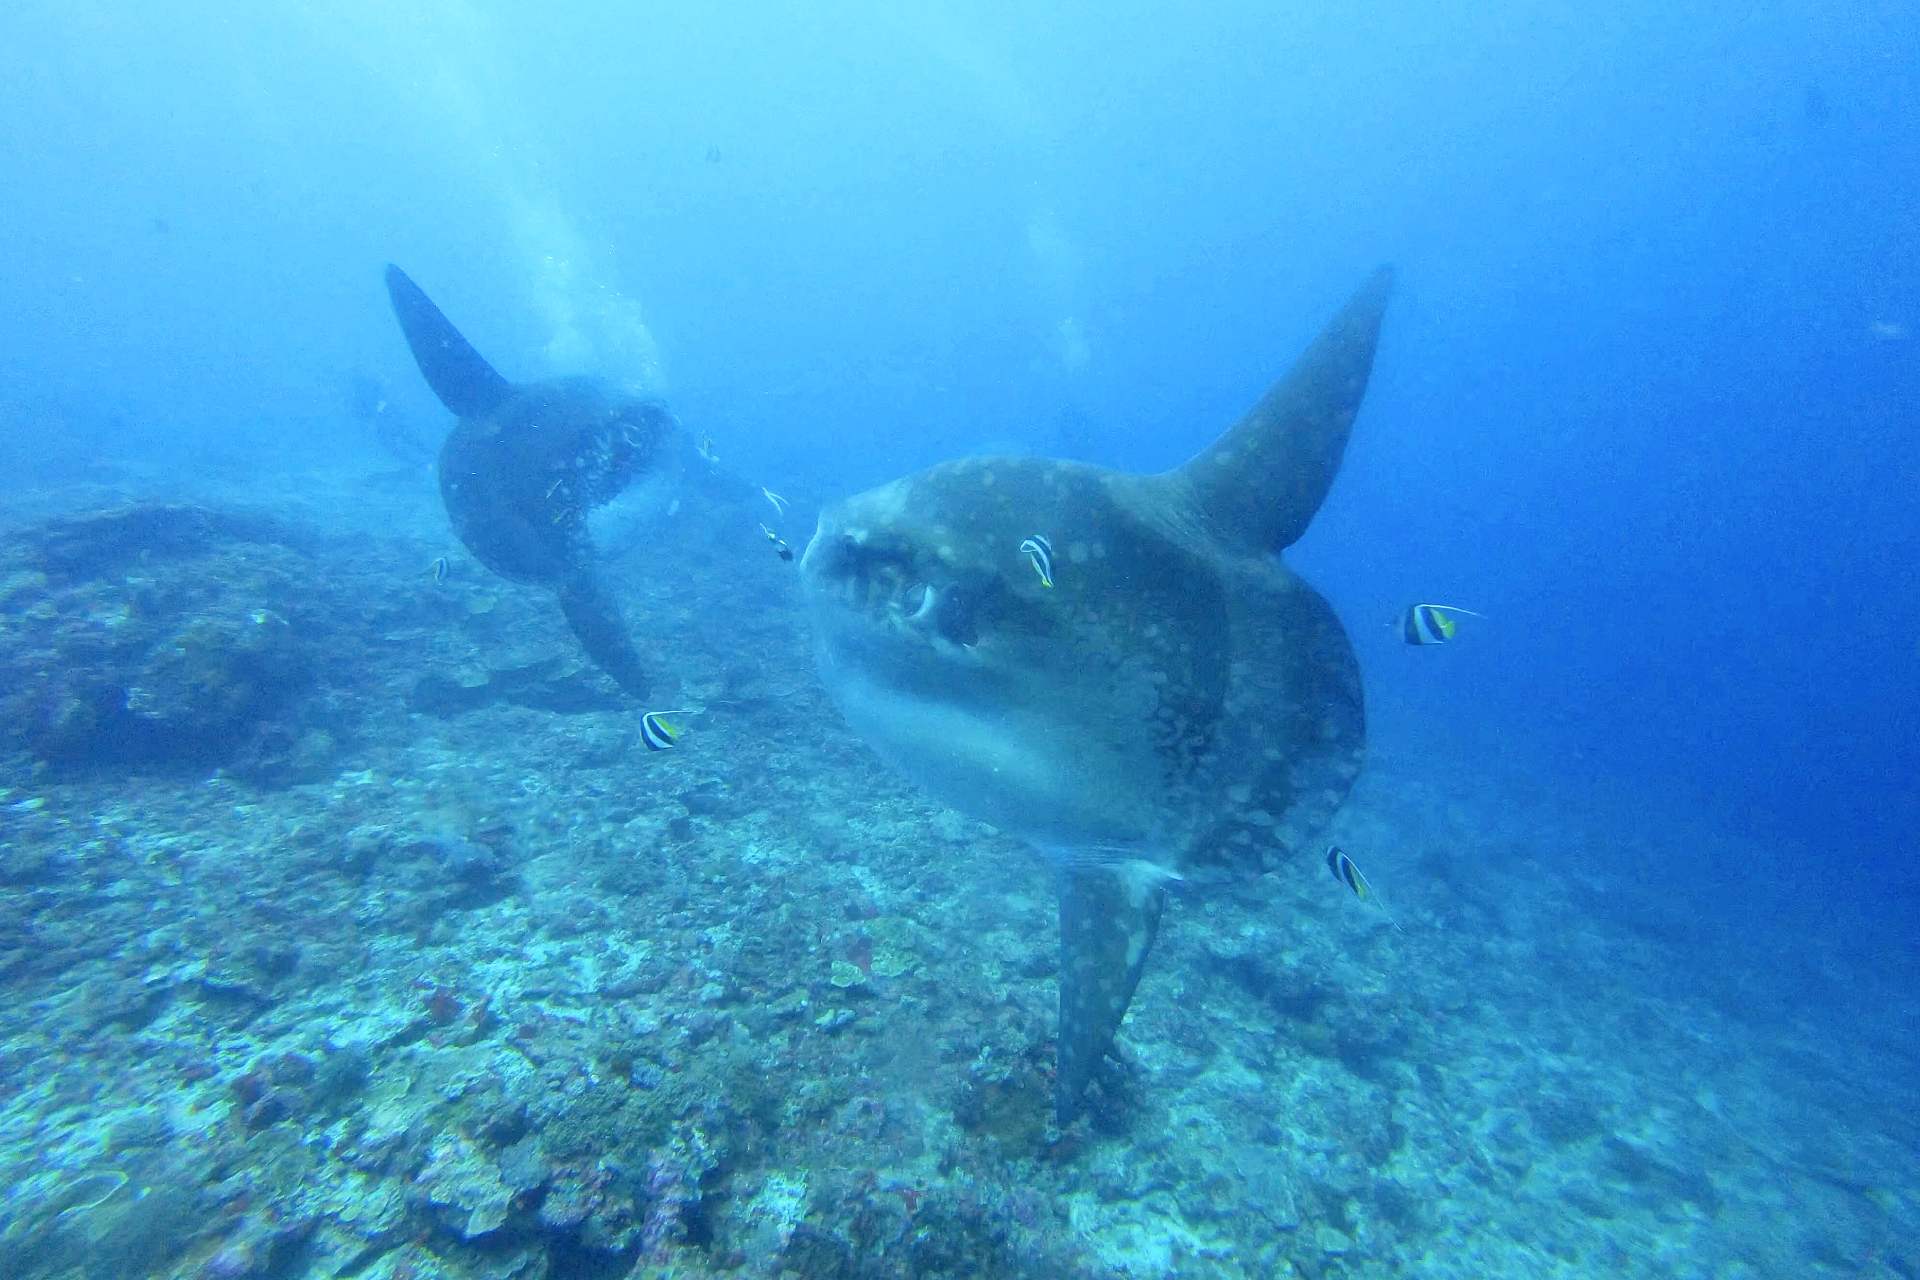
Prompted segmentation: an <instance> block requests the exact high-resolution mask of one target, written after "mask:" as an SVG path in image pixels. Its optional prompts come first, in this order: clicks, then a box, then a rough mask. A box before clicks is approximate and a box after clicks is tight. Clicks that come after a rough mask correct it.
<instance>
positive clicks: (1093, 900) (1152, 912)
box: [1053, 862, 1167, 1124]
mask: <svg viewBox="0 0 1920 1280" xmlns="http://www.w3.org/2000/svg"><path fill="white" fill-rule="evenodd" d="M1058 878H1059V894H1060V1047H1059V1061H1058V1067H1057V1070H1056V1072H1055V1076H1054V1085H1053V1110H1054V1115H1055V1117H1056V1118H1057V1119H1058V1120H1059V1121H1060V1123H1061V1124H1066V1123H1068V1122H1069V1121H1071V1120H1072V1119H1073V1117H1074V1116H1075V1115H1076V1114H1077V1113H1078V1112H1079V1109H1080V1095H1081V1094H1083V1093H1085V1092H1086V1088H1087V1084H1088V1082H1089V1081H1091V1080H1092V1079H1093V1072H1094V1069H1095V1068H1096V1067H1098V1066H1099V1065H1100V1059H1101V1058H1103V1057H1104V1056H1106V1053H1107V1051H1108V1050H1109V1049H1111V1048H1112V1047H1113V1037H1114V1035H1115V1034H1116V1033H1117V1032H1118V1031H1119V1030H1120V1022H1121V1019H1123V1018H1125V1017H1126V1015H1127V1006H1128V1005H1129V1004H1131V1003H1132V1002H1133V992H1134V988H1136V987H1138V986H1139V985H1140V972H1141V970H1143V969H1144V968H1145V967H1146V963H1147V953H1148V952H1150V951H1152V950H1153V940H1154V938H1155V936H1157V935H1158V934H1159V932H1160V913H1161V911H1162V910H1163V909H1164V908H1165V906H1166V902H1167V892H1166V881H1167V876H1166V874H1165V873H1164V872H1163V871H1161V870H1160V869H1159V868H1157V867H1154V866H1153V865H1152V864H1150V863H1144V862H1140V863H1121V864H1117V865H1115V864H1104V865H1103V864H1098V863H1092V862H1067V863H1063V864H1061V865H1060V868H1059V873H1058Z"/></svg>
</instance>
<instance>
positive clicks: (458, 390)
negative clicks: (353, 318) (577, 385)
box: [387, 263, 513, 418]
mask: <svg viewBox="0 0 1920 1280" xmlns="http://www.w3.org/2000/svg"><path fill="white" fill-rule="evenodd" d="M387 297H388V298H390V299H392V301H393V314H394V316H395V317H396V318H397V319H398V320H399V321H400V331H401V332H402V333H404V334H406V335H407V345H408V346H409V347H411V348H413V361H414V363H415V364H417V365H419V366H420V376H421V377H423V378H425V379H426V380H427V385H428V386H430V387H432V388H433V394H435V395H436V396H439V397H440V403H441V404H444V405H445V406H447V408H449V409H451V410H453V412H455V413H457V414H459V415H460V416H461V417H463V418H478V417H481V416H483V415H485V414H488V413H491V412H492V411H493V410H495V409H497V408H499V407H500V405H501V404H503V403H505V401H506V399H507V397H509V396H511V395H512V394H513V384H512V383H511V382H508V381H507V380H506V379H505V378H503V377H501V376H500V375H499V374H498V373H496V372H494V369H493V366H492V365H490V364H488V363H487V362H486V360H485V359H484V358H483V357H482V356H481V355H480V353H479V352H478V351H475V350H474V349H473V346H472V345H471V344H470V343H469V342H468V341H467V340H466V339H465V338H463V337H461V336H460V331H459V330H458V329H456V328H454V327H453V324H452V323H451V322H450V321H449V320H448V319H447V318H446V317H445V316H444V315H441V314H440V308H438V307H436V306H434V305H433V299H431V298H429V297H427V295H426V294H425V293H424V292H423V291H422V290H421V288H420V286H419V285H417V284H415V283H414V282H413V281H412V280H411V279H410V278H408V276H407V273H406V272H404V271H402V270H401V269H400V268H398V267H396V266H394V265H393V264H392V263H388V264H387Z"/></svg>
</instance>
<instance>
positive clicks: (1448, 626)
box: [1400, 604, 1481, 644]
mask: <svg viewBox="0 0 1920 1280" xmlns="http://www.w3.org/2000/svg"><path fill="white" fill-rule="evenodd" d="M1456 613H1459V614H1464V615H1466V616H1467V617H1469V618H1478V617H1480V616H1481V615H1480V614H1477V613H1475V612H1474V611H1473V610H1471V609H1462V608H1460V607H1459V606H1458V605H1451V604H1415V605H1408V606H1407V611H1406V612H1405V613H1403V614H1401V615H1400V638H1401V639H1402V640H1405V641H1406V642H1407V643H1408V644H1445V643H1446V642H1447V641H1449V640H1451V639H1453V636H1454V632H1456V631H1458V630H1459V628H1460V624H1459V623H1457V622H1455V621H1454V620H1453V615H1454V614H1456Z"/></svg>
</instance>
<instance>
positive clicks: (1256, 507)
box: [1173, 267, 1393, 553]
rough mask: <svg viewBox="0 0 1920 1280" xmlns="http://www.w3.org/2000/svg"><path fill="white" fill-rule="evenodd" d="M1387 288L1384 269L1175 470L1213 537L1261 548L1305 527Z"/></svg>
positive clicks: (1322, 489) (1361, 383)
mask: <svg viewBox="0 0 1920 1280" xmlns="http://www.w3.org/2000/svg"><path fill="white" fill-rule="evenodd" d="M1392 291H1393V270H1392V268H1390V267H1382V268H1381V269H1380V270H1379V271H1377V272H1375V273H1374V275H1373V278H1372V279H1371V280H1369V281H1367V283H1366V284H1365V285H1363V286H1362V287H1361V289H1360V291H1359V292H1358V293H1356V294H1354V295H1353V297H1352V298H1351V299H1350V300H1349V301H1348V302H1347V305H1346V306H1344V307H1342V308H1341V309H1340V313H1339V314H1338V315H1336V316H1334V318H1333V319H1332V320H1330V321H1328V322H1327V326H1326V328H1324V329H1322V330H1321V331H1320V336H1319V337H1318V338H1315V339H1314V341H1313V345H1312V346H1310V347H1308V348H1307V350H1306V352H1305V353H1304V354H1303V355H1301V357H1300V359H1299V360H1297V361H1296V362H1295V363H1294V366H1293V368H1292V369H1291V370H1290V371H1289V372H1288V373H1287V376H1286V377H1284V378H1282V379H1281V380H1280V381H1279V382H1277V383H1275V384H1274V385H1273V387H1272V389H1271V390H1269V391H1268V392H1267V394H1266V395H1264V396H1262V397H1261V398H1260V403H1258V404H1256V405H1254V406H1253V408H1252V409H1250V410H1249V411H1248V412H1247V415H1246V417H1244V418H1242V419H1240V421H1239V422H1238V423H1236V424H1234V426H1232V427H1231V428H1229V429H1228V430H1227V432H1226V434H1224V435H1222V436H1221V437H1220V438H1219V439H1218V440H1215V441H1214V442H1213V443H1212V444H1210V445H1208V446H1207V447H1206V448H1205V449H1203V450H1201V451H1200V453H1199V454H1197V455H1196V456H1194V457H1193V458H1192V459H1191V460H1190V461H1188V462H1187V463H1186V464H1185V465H1184V466H1182V467H1181V468H1179V470H1177V471H1175V472H1174V473H1173V475H1174V476H1175V477H1176V478H1178V479H1179V480H1180V481H1182V482H1184V483H1185V484H1187V485H1188V486H1189V487H1190V489H1191V491H1192V494H1193V500H1194V503H1195V506H1196V509H1197V510H1198V512H1199V513H1200V515H1201V517H1202V519H1203V520H1204V521H1205V522H1206V525H1207V527H1208V528H1209V529H1210V530H1211V531H1212V532H1213V533H1214V535H1215V536H1216V537H1219V538H1220V539H1221V540H1222V541H1225V542H1227V543H1228V544H1230V545H1232V546H1236V547H1239V548H1241V549H1242V550H1245V551H1248V552H1253V553H1264V552H1268V551H1279V550H1281V549H1283V548H1285V547H1289V546H1291V545H1293V543H1294V542H1296V541H1298V540H1299V538H1300V535H1301V534H1303V533H1305V532H1306V531H1307V525H1308V524H1310V523H1312V521H1313V516H1314V513H1315V512H1317V511H1318V510H1319V509H1320V503H1321V501H1322V500H1323V499H1325V498H1326V496H1327V490H1328V489H1329V488H1330V487H1332V485H1333V478H1334V476H1335V475H1337V474H1338V473H1339V471H1340V459H1341V457H1342V455H1344V454H1345V452H1346V448H1347V435H1348V433H1349V432H1350V431H1351V430H1352V429H1353V420H1354V418H1355V417H1356V416H1357V415H1358V414H1359V412H1360V401H1361V399H1362V398H1363V397H1364V396H1365V395H1366V392H1367V379H1368V377H1369V376H1371V374H1372V372H1373V353H1374V349H1375V348H1376V347H1377V346H1378V345H1379V341H1380V320H1381V317H1382V316H1383V315H1384V314H1385V313H1386V308H1387V297H1388V295H1389V294H1391V293H1392Z"/></svg>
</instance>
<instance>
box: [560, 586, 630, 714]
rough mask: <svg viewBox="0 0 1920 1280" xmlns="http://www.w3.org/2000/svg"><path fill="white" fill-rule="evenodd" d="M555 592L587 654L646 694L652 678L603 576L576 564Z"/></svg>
mask: <svg viewBox="0 0 1920 1280" xmlns="http://www.w3.org/2000/svg"><path fill="white" fill-rule="evenodd" d="M555 593H556V594H557V595H558V596H559V597H560V612H562V613H564V614H565V615H566V616H567V626H569V627H570V628H572V629H573V634H574V635H575V636H577V637H578V638H579V640H580V647H581V648H583V649H585V650H586V651H587V656H588V657H589V658H592V659H593V661H594V663H595V665H597V666H598V667H599V668H600V669H601V670H602V671H604V672H606V673H607V674H608V675H610V676H612V677H613V680H614V683H615V684H617V685H619V686H620V687H621V688H622V689H624V690H625V691H626V692H628V693H630V694H632V695H633V696H634V697H636V698H644V697H646V696H647V691H648V687H649V685H650V684H651V682H650V681H649V680H648V679H647V673H646V669H645V668H644V667H643V666H642V665H641V662H640V654H639V652H638V651H637V650H636V649H635V648H634V647H633V641H632V640H631V639H629V638H628V635H627V624H626V622H625V620H624V619H622V618H621V616H620V605H619V602H618V601H616V600H615V599H614V598H613V593H612V592H611V591H609V590H608V589H607V585H606V583H605V582H603V581H601V579H600V576H599V575H598V574H596V573H595V572H594V571H593V570H592V569H591V568H589V567H581V568H576V569H574V570H573V571H572V572H571V573H569V574H567V575H566V576H565V577H564V578H562V579H561V580H560V581H559V582H558V583H557V584H555Z"/></svg>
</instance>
